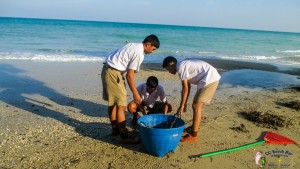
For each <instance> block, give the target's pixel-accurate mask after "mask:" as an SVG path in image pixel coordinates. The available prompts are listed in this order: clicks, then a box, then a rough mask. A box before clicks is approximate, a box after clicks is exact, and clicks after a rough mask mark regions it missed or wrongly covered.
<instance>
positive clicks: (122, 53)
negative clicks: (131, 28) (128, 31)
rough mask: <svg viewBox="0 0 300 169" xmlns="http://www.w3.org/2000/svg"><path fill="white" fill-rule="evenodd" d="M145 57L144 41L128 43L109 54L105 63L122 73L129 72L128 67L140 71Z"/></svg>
mask: <svg viewBox="0 0 300 169" xmlns="http://www.w3.org/2000/svg"><path fill="white" fill-rule="evenodd" d="M144 57H145V53H144V47H143V43H128V44H126V45H125V46H123V47H121V48H119V49H117V50H116V51H114V52H112V53H111V54H109V55H108V56H107V57H106V60H105V63H106V64H108V65H109V66H111V67H113V68H115V69H117V70H119V71H121V72H122V73H125V72H127V70H128V69H133V70H135V72H138V71H139V70H140V65H141V64H142V62H143V60H144Z"/></svg>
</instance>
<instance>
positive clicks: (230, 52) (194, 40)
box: [0, 17, 300, 68]
mask: <svg viewBox="0 0 300 169" xmlns="http://www.w3.org/2000/svg"><path fill="white" fill-rule="evenodd" d="M0 30H1V31H0V39H1V41H0V60H2V59H17V60H34V61H56V62H70V61H102V60H103V59H104V57H105V56H106V55H107V54H108V53H110V52H112V51H113V50H115V49H117V48H119V47H121V46H122V45H124V44H125V43H127V42H141V41H143V39H144V38H145V37H146V36H147V35H149V34H155V35H157V36H158V37H159V39H160V41H161V47H160V48H159V49H158V50H157V51H155V52H154V53H153V54H151V55H149V56H146V57H145V62H161V61H162V59H163V58H164V57H165V56H168V55H173V56H176V57H178V58H180V59H184V58H216V59H233V60H247V61H255V62H261V63H271V64H277V65H285V66H289V67H298V68H299V67H300V33H289V32H271V31H256V30H241V29H223V28H209V27H191V26H171V25H155V24H134V23H114V22H95V21H74V20H72V21H71V20H50V19H26V18H6V17H0Z"/></svg>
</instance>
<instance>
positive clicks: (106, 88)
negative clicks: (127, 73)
mask: <svg viewBox="0 0 300 169" xmlns="http://www.w3.org/2000/svg"><path fill="white" fill-rule="evenodd" d="M101 79H102V89H103V96H102V98H103V100H106V101H108V106H113V105H117V106H127V91H126V85H125V81H124V79H125V78H124V76H123V75H122V74H121V72H120V71H118V70H115V69H112V68H108V67H107V66H105V65H103V68H102V72H101Z"/></svg>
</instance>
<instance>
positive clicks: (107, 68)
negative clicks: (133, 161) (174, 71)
mask: <svg viewBox="0 0 300 169" xmlns="http://www.w3.org/2000/svg"><path fill="white" fill-rule="evenodd" d="M159 46H160V43H159V40H158V38H157V36H155V35H149V36H147V37H146V38H145V39H144V41H143V42H142V43H128V44H126V45H125V46H123V47H121V48H119V49H117V50H116V51H114V52H113V53H111V54H110V55H108V56H107V57H106V60H105V63H104V66H103V69H102V72H101V79H102V85H103V99H104V100H106V101H107V102H108V116H109V119H110V122H111V125H112V135H120V137H121V139H122V140H121V142H122V143H138V142H139V139H138V138H137V137H134V138H131V137H130V135H129V134H128V131H127V129H126V117H125V109H126V107H127V91H126V87H125V78H124V74H125V73H126V79H127V83H128V85H129V88H130V90H131V91H132V94H133V98H134V102H135V103H137V104H139V103H140V101H141V96H140V95H139V93H138V91H137V90H136V85H135V80H134V74H135V73H137V72H138V71H139V70H140V65H141V63H142V62H143V60H144V55H145V54H150V53H152V52H153V51H154V50H156V49H157V48H159Z"/></svg>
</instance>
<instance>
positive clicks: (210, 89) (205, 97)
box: [180, 81, 219, 142]
mask: <svg viewBox="0 0 300 169" xmlns="http://www.w3.org/2000/svg"><path fill="white" fill-rule="evenodd" d="M218 84H219V81H216V82H213V83H211V84H209V85H207V86H205V87H204V88H202V89H200V90H198V91H197V93H196V95H195V97H194V101H193V125H192V130H191V131H190V133H189V134H187V135H186V136H184V137H183V138H182V139H181V140H180V141H183V142H184V141H187V142H194V141H197V133H198V129H199V126H200V123H201V114H202V107H203V104H204V103H205V104H209V103H210V102H211V100H212V97H213V95H214V94H215V92H216V89H217V87H218Z"/></svg>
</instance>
